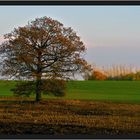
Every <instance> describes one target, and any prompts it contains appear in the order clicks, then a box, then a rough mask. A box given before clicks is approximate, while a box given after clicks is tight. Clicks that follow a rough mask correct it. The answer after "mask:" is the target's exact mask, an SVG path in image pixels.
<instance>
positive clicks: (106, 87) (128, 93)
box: [0, 81, 140, 104]
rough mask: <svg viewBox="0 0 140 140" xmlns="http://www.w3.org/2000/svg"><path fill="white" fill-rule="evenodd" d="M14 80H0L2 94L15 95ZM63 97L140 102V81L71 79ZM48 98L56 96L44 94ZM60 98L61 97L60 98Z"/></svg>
mask: <svg viewBox="0 0 140 140" xmlns="http://www.w3.org/2000/svg"><path fill="white" fill-rule="evenodd" d="M14 84H15V82H14V81H0V96H1V97H9V96H13V94H12V92H11V91H10V89H11V88H13V87H14ZM66 92H67V94H66V96H65V97H61V99H76V100H94V101H95V100H96V101H111V102H122V103H137V104H139V103H140V81H70V82H68V85H67V91H66ZM43 97H44V98H46V99H52V98H56V97H53V96H48V95H44V96H43ZM58 99H59V98H58Z"/></svg>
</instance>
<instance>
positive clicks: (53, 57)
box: [0, 17, 88, 101]
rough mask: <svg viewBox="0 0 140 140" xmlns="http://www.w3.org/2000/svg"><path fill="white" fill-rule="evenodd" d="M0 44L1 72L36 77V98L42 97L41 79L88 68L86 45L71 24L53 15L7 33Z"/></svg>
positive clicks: (68, 74) (29, 77)
mask: <svg viewBox="0 0 140 140" xmlns="http://www.w3.org/2000/svg"><path fill="white" fill-rule="evenodd" d="M4 37H5V39H6V41H5V42H4V43H3V44H1V46H0V54H1V56H3V59H4V60H3V67H2V70H3V72H2V75H11V76H13V77H14V78H26V79H33V80H34V81H35V84H36V85H35V93H36V101H40V100H41V93H42V88H41V86H42V85H41V84H42V79H44V78H45V79H50V78H54V77H55V78H58V79H64V78H68V77H70V76H72V75H73V74H74V73H75V72H81V71H82V70H83V69H84V68H87V66H88V65H87V62H86V61H85V60H84V59H83V57H82V54H83V53H84V51H85V46H84V44H83V42H82V41H81V40H80V37H79V36H77V34H76V32H75V31H73V29H72V28H71V27H67V28H66V27H64V26H63V24H62V23H60V22H58V21H57V20H53V19H52V18H48V17H42V18H36V19H35V20H33V21H31V22H29V23H28V24H27V25H26V26H24V27H18V28H15V29H14V30H13V31H12V32H11V33H8V34H6V35H4Z"/></svg>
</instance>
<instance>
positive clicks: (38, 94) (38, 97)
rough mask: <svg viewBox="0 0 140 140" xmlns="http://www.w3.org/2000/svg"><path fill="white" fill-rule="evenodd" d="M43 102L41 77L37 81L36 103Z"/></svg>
mask: <svg viewBox="0 0 140 140" xmlns="http://www.w3.org/2000/svg"><path fill="white" fill-rule="evenodd" d="M40 101H41V77H39V78H37V80H36V102H40Z"/></svg>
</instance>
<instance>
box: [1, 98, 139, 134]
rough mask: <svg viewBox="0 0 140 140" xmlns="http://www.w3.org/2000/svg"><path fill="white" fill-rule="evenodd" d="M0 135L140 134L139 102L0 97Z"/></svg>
mask: <svg viewBox="0 0 140 140" xmlns="http://www.w3.org/2000/svg"><path fill="white" fill-rule="evenodd" d="M0 134H43V135H44V134H47V135H48V134H49V135H58V134H59V135H67V134H69V135H72V134H87V135H88V134H89V135H104V134H105V135H120V134H140V105H138V104H119V103H107V102H94V101H79V100H57V99H54V100H46V101H42V102H41V103H39V104H38V103H35V102H34V101H30V100H28V101H27V100H26V101H25V100H23V99H22V100H21V99H15V100H14V98H13V99H12V100H10V99H8V100H7V99H5V100H4V99H2V100H0Z"/></svg>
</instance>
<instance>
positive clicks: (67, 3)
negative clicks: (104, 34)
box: [0, 0, 140, 139]
mask: <svg viewBox="0 0 140 140" xmlns="http://www.w3.org/2000/svg"><path fill="white" fill-rule="evenodd" d="M44 5H46V6H140V0H137V1H133V0H132V1H124V0H122V1H121V0H118V1H116V0H113V1H111V0H110V1H104V0H95V1H94V0H93V1H92V0H90V1H89V0H88V1H80V0H78V1H77V0H76V1H74V0H73V1H69V0H64V1H62V0H61V1H59V0H58V1H56V0H55V1H53V0H52V1H51V0H49V1H31V0H30V1H28V0H26V1H22V0H21V1H20V0H19V1H1V0H0V7H1V6H44ZM0 139H140V134H138V135H130V136H129V135H116V136H115V135H113V136H108V135H101V136H99V135H98V136H97V135H64V136H61V135H53V136H52V135H32V134H31V135H1V134H0Z"/></svg>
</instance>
